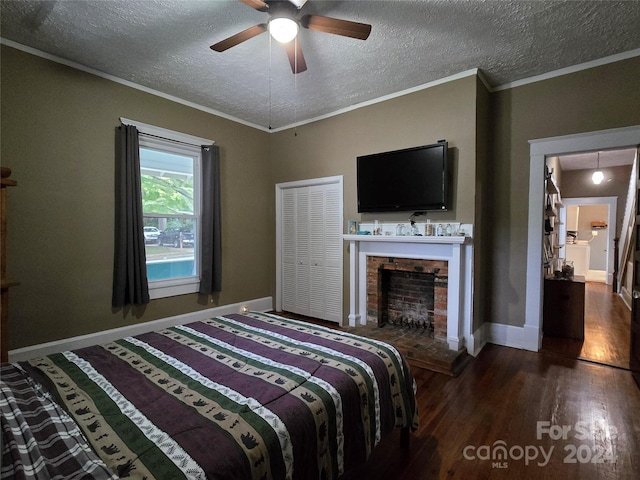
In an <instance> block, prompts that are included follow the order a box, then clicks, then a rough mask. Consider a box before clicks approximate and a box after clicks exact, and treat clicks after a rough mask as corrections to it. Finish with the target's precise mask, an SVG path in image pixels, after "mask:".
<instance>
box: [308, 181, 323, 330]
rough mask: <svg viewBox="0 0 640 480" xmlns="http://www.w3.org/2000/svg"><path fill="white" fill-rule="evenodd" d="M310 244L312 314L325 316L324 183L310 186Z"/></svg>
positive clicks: (319, 316) (310, 298)
mask: <svg viewBox="0 0 640 480" xmlns="http://www.w3.org/2000/svg"><path fill="white" fill-rule="evenodd" d="M309 190H310V196H311V203H310V205H309V206H310V208H309V233H310V237H309V246H310V249H311V256H310V260H311V268H310V270H309V273H310V278H309V281H310V285H311V290H310V292H309V293H310V296H309V302H310V309H311V316H312V317H315V318H324V313H325V309H326V308H325V290H326V288H325V283H326V281H325V217H326V216H325V188H324V185H317V186H313V187H309Z"/></svg>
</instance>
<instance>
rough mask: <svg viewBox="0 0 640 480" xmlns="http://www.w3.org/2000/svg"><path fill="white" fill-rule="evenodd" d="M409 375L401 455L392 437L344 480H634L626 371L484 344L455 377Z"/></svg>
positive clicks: (638, 469) (637, 396) (639, 413)
mask: <svg viewBox="0 0 640 480" xmlns="http://www.w3.org/2000/svg"><path fill="white" fill-rule="evenodd" d="M414 376H415V378H416V382H417V385H418V407H419V409H420V427H419V429H418V430H417V431H416V432H414V433H413V434H412V435H411V443H410V447H409V449H408V451H404V450H402V449H401V447H400V445H399V442H400V439H399V434H396V435H395V437H394V438H392V439H387V440H384V441H383V442H381V443H380V444H379V445H378V446H377V447H376V449H375V450H374V453H373V455H372V456H371V458H370V460H369V462H368V463H367V464H366V465H365V466H363V467H362V469H360V470H359V471H356V472H352V473H351V474H349V475H347V476H345V479H349V480H356V479H367V480H378V479H379V480H383V479H384V480H404V479H425V480H426V479H485V478H486V479H512V478H513V479H516V478H517V479H554V480H556V479H589V480H591V479H594V480H595V479H602V480H605V479H607V480H609V479H612V480H613V479H637V478H640V456H639V455H638V454H637V452H638V451H640V428H638V421H639V418H640V390H638V388H637V386H636V384H635V383H634V381H633V379H632V377H631V374H630V373H629V372H628V371H626V370H622V369H619V368H612V367H609V366H604V365H597V364H593V363H590V362H585V361H581V360H578V359H570V358H567V357H565V356H562V355H558V354H555V353H552V352H546V351H541V352H539V353H535V352H528V351H524V350H517V349H513V348H507V347H500V346H495V345H487V346H486V347H485V348H484V349H483V350H482V352H481V353H480V354H479V355H478V357H477V358H476V359H475V360H474V361H473V362H472V363H471V364H470V365H468V366H467V368H466V369H465V370H464V371H463V372H462V373H461V374H460V375H459V376H458V377H451V376H447V375H443V374H440V373H435V372H431V371H429V370H423V369H414ZM563 429H564V431H565V434H564V435H563V434H562V433H560V432H562V430H563ZM539 430H540V431H539ZM563 436H564V438H563ZM501 445H502V446H504V447H505V448H506V449H507V453H506V456H505V457H503V460H498V459H497V458H498V457H497V456H496V455H497V454H500V453H501V451H500V449H499V448H498V447H499V446H501ZM543 452H544V453H543ZM527 455H528V457H527ZM543 455H546V457H545V456H543Z"/></svg>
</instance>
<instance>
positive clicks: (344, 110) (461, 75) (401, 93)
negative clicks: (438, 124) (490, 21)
mask: <svg viewBox="0 0 640 480" xmlns="http://www.w3.org/2000/svg"><path fill="white" fill-rule="evenodd" d="M478 72H479V70H478V69H477V68H472V69H471V70H466V71H464V72H460V73H456V74H454V75H450V76H448V77H444V78H441V79H438V80H434V81H432V82H428V83H423V84H422V85H418V86H416V87H412V88H408V89H406V90H401V91H399V92H395V93H390V94H389V95H384V96H382V97H378V98H373V99H371V100H367V101H365V102H361V103H356V104H355V105H351V106H350V107H346V108H341V109H340V110H336V111H335V112H330V113H326V114H324V115H320V116H318V117H314V118H310V119H308V120H302V121H300V122H297V123H292V124H290V125H285V126H283V127H278V128H274V129H271V130H269V131H270V132H272V133H276V132H281V131H283V130H289V129H290V128H295V127H300V126H302V125H306V124H308V123H313V122H317V121H320V120H325V119H327V118H331V117H335V116H336V115H342V114H343V113H347V112H351V111H353V110H358V109H360V108H364V107H368V106H370V105H375V104H376V103H381V102H386V101H387V100H392V99H394V98H398V97H402V96H404V95H409V94H411V93H416V92H420V91H422V90H426V89H428V88H432V87H436V86H438V85H442V84H443V83H448V82H453V81H455V80H460V79H461V78H466V77H470V76H472V75H477V74H478ZM481 80H482V82H483V83H484V84H485V85H487V83H486V80H485V79H484V77H481Z"/></svg>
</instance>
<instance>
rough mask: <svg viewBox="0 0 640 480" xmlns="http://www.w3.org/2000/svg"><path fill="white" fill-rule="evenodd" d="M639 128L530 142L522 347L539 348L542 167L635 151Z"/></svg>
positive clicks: (541, 263) (542, 232) (638, 140)
mask: <svg viewBox="0 0 640 480" xmlns="http://www.w3.org/2000/svg"><path fill="white" fill-rule="evenodd" d="M638 145H640V125H635V126H631V127H623V128H614V129H610V130H600V131H596V132H586V133H580V134H575V135H565V136H560V137H549V138H541V139H536V140H530V141H529V214H528V230H527V231H528V239H527V271H526V293H525V295H526V297H525V323H524V342H523V347H524V348H526V349H527V350H533V351H536V352H537V351H538V350H540V347H541V346H542V301H543V295H542V291H543V290H542V288H543V280H544V275H543V255H542V245H543V238H544V228H543V227H544V190H545V189H544V166H545V160H546V157H549V156H557V155H568V154H572V153H582V152H589V151H594V150H609V149H616V148H636V147H637V146H638Z"/></svg>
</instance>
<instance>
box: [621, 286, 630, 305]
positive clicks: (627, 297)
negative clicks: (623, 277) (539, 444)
mask: <svg viewBox="0 0 640 480" xmlns="http://www.w3.org/2000/svg"><path fill="white" fill-rule="evenodd" d="M619 295H620V298H621V299H622V301H623V302H624V304H625V305H626V306H627V308H628V309H629V310H631V292H630V291H629V290H628V289H627V287H626V286H623V287H622V288H621V291H620V294H619Z"/></svg>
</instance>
